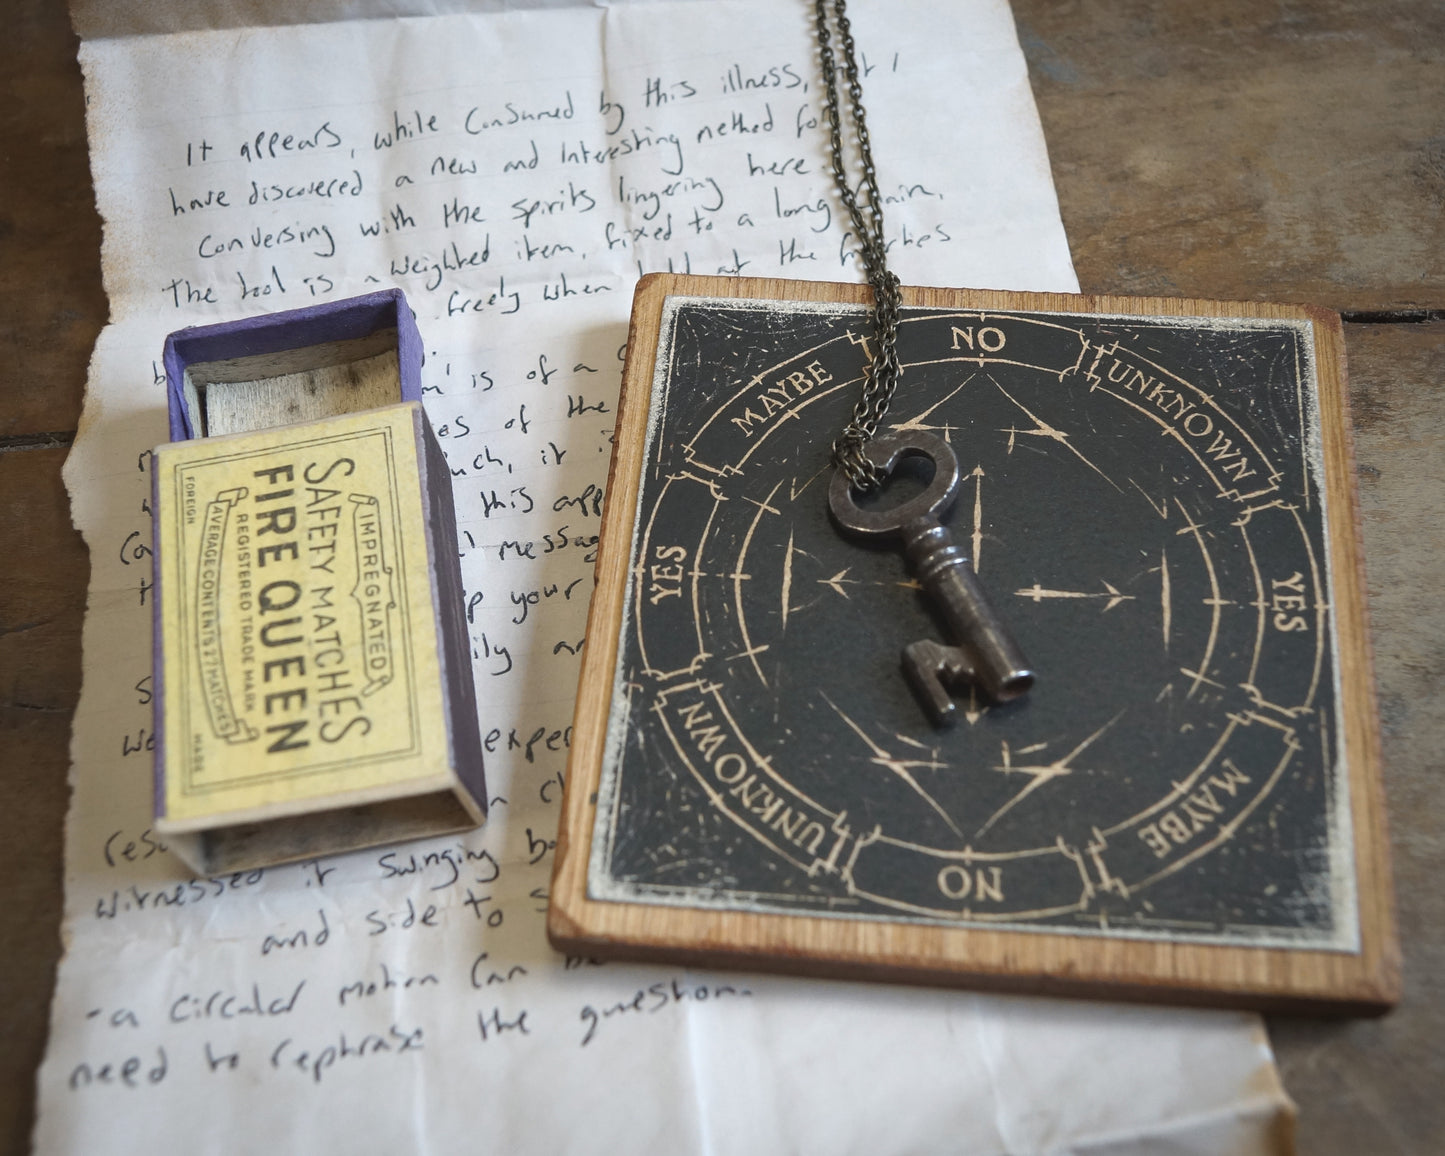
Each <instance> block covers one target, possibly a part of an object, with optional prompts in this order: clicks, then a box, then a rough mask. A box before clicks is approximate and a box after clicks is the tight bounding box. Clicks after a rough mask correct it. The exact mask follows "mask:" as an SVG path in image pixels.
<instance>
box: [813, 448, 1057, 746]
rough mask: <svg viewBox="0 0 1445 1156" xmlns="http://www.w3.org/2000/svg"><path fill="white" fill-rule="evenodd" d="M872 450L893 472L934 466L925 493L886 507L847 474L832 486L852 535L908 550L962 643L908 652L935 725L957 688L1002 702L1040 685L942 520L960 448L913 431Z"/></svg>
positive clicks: (957, 475)
mask: <svg viewBox="0 0 1445 1156" xmlns="http://www.w3.org/2000/svg"><path fill="white" fill-rule="evenodd" d="M866 452H867V455H868V458H869V460H870V461H872V463H873V465H874V466H875V467H876V468H877V469H878V470H879V472H880V473H882V474H884V475H885V476H887V475H891V474H892V472H893V470H894V469H895V468H896V467H897V465H898V463H899V462H900V461H902V460H903V459H904V458H906V457H924V458H927V459H929V461H931V462H932V463H933V479H932V480H931V481H930V482H929V484H928V485H927V487H925V489H924V491H923V492H922V493H921V494H918V495H916V496H915V497H913V498H910V499H909V500H908V501H906V502H902V503H900V504H899V505H897V506H893V507H891V508H889V509H882V510H871V509H870V510H864V509H860V508H859V506H858V505H857V503H856V502H855V501H854V499H853V491H852V487H851V486H850V485H849V482H848V478H847V476H846V475H845V474H844V473H843V472H842V471H837V472H835V473H834V475H833V481H832V483H831V485H830V486H829V488H828V508H829V510H830V511H831V513H832V515H833V520H834V521H835V522H836V523H837V525H838V526H839V528H840V529H842V530H843V531H844V532H845V533H847V534H851V535H854V536H855V537H859V538H864V539H871V540H874V541H879V542H887V543H890V544H892V545H894V546H899V547H902V549H903V552H904V554H905V556H906V557H907V558H908V561H909V563H910V564H911V566H912V568H913V572H914V573H915V574H916V575H917V577H918V581H919V584H920V585H921V586H922V587H923V590H924V593H925V594H926V595H927V596H928V597H929V598H930V599H931V600H932V602H933V604H934V606H935V608H936V609H937V610H938V611H939V613H940V615H941V616H942V618H943V620H944V622H945V623H946V624H947V626H948V629H949V633H950V634H952V636H953V641H954V642H955V643H956V644H957V645H955V646H942V645H939V644H938V643H935V642H928V641H924V642H915V643H913V644H912V645H910V646H908V647H906V648H905V649H904V651H903V670H904V674H905V675H906V676H907V678H908V681H909V683H910V685H912V687H913V690H914V693H915V695H917V697H918V699H919V701H920V702H921V703H922V704H923V706H924V708H925V709H926V710H927V711H928V713H929V716H930V717H931V718H932V719H933V722H934V725H936V726H945V725H948V724H949V723H951V722H952V721H953V719H954V717H955V715H956V709H955V707H954V703H953V699H952V697H951V695H950V694H949V693H948V692H949V691H950V690H955V691H956V690H959V689H962V688H963V687H967V686H975V687H977V688H978V689H979V690H981V691H982V692H983V693H984V694H985V695H986V696H987V697H988V698H990V699H992V700H993V701H994V702H1007V701H1009V700H1010V699H1013V698H1017V697H1019V696H1020V695H1022V694H1024V693H1025V692H1026V691H1027V690H1028V689H1029V688H1030V687H1031V686H1032V685H1033V682H1034V674H1033V671H1032V670H1030V669H1029V665H1028V660H1027V659H1026V658H1024V656H1023V652H1022V651H1021V650H1020V649H1019V645H1018V643H1017V642H1015V641H1014V639H1013V636H1012V635H1011V634H1010V633H1009V630H1008V627H1007V626H1005V625H1004V623H1003V620H1002V619H1001V618H1000V617H999V616H998V614H997V613H996V612H995V611H994V609H993V607H992V606H991V605H990V604H989V601H988V598H987V596H986V595H985V594H984V591H983V587H982V586H981V585H980V584H979V581H978V577H977V575H975V574H974V572H973V566H972V564H971V563H970V561H969V558H968V556H967V554H965V553H964V551H963V549H962V548H961V547H960V546H958V545H956V544H955V543H954V541H953V538H952V536H951V535H950V534H949V532H948V529H947V528H946V527H945V526H944V525H943V524H942V521H941V519H942V518H944V517H946V516H947V514H948V512H949V510H950V509H951V508H952V506H953V503H954V500H955V499H956V498H957V496H958V491H959V488H960V486H961V484H962V480H963V479H962V474H961V472H960V470H959V467H958V458H957V456H956V455H955V454H954V452H953V449H952V447H950V446H949V445H948V443H947V442H945V441H943V439H941V438H937V437H934V436H933V435H932V434H926V433H919V432H910V433H908V434H906V435H895V436H893V437H887V438H878V439H876V440H874V441H872V442H870V443H869V444H868V447H867V451H866Z"/></svg>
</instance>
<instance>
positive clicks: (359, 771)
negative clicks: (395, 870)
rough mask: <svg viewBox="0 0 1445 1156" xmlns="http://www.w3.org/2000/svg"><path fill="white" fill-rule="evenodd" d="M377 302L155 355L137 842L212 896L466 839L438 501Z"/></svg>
mask: <svg viewBox="0 0 1445 1156" xmlns="http://www.w3.org/2000/svg"><path fill="white" fill-rule="evenodd" d="M422 356H423V355H422V348H421V339H420V337H419V335H418V333H417V329H416V324H415V321H414V319H413V317H412V314H411V311H410V310H409V309H408V307H407V304H406V299H405V297H404V296H403V295H402V293H401V292H400V291H399V290H389V291H385V292H380V293H373V294H369V295H367V296H363V297H355V298H351V299H349V300H344V301H338V302H334V303H330V304H326V305H321V306H316V307H313V308H307V309H298V310H293V311H290V312H285V313H274V314H269V315H264V316H260V317H252V318H248V319H246V320H242V321H236V322H228V323H224V324H219V325H209V326H203V327H198V328H193V329H185V330H181V331H180V332H177V333H173V334H171V336H170V337H169V338H168V339H167V341H166V346H165V366H166V379H167V391H168V401H169V411H170V432H171V438H172V441H171V443H170V444H168V445H164V446H161V447H159V448H158V449H157V450H156V452H155V459H154V470H153V484H154V501H153V504H152V509H153V512H154V513H153V517H154V528H155V588H156V593H157V597H156V600H155V604H154V605H155V609H154V615H155V619H154V621H155V636H154V649H155V654H154V659H155V684H156V696H155V712H156V728H155V729H156V735H157V743H156V752H155V815H156V830H157V831H158V832H159V833H161V834H163V835H165V836H166V837H167V840H168V841H169V842H170V843H171V845H172V846H173V847H174V848H175V850H176V851H177V852H178V853H179V854H180V855H181V857H182V858H183V859H185V860H186V861H187V863H189V864H190V865H191V866H192V867H193V868H194V869H195V870H197V871H201V872H206V873H214V872H222V871H234V870H241V869H246V868H250V867H254V866H259V865H266V864H273V863H280V862H287V861H291V860H297V859H305V858H311V857H313V856H318V855H328V854H333V853H336V852H342V851H350V850H355V849H358V848H362V847H368V846H375V845H378V844H384V843H394V842H399V841H402V840H406V839H415V838H421V837H424V836H429V835H439V834H445V833H449V832H453V831H459V830H463V829H466V828H470V827H473V826H476V825H477V824H478V823H480V822H481V821H482V819H483V817H484V814H485V809H486V791H485V787H484V782H483V768H482V749H481V741H480V734H479V731H478V723H477V714H476V696H475V691H474V688H473V683H472V668H471V661H470V646H469V642H468V638H467V631H466V623H465V620H464V617H463V612H462V586H461V571H460V567H459V563H458V553H457V541H456V515H455V512H454V509H453V505H452V493H451V478H450V473H449V471H448V470H447V468H446V462H445V459H444V457H443V455H442V452H441V448H440V446H439V445H438V444H437V440H436V435H435V434H434V433H433V432H432V429H431V426H430V425H429V424H428V422H427V417H426V413H425V412H424V410H423V409H422V406H421V400H420V399H421V377H420V374H421V364H422Z"/></svg>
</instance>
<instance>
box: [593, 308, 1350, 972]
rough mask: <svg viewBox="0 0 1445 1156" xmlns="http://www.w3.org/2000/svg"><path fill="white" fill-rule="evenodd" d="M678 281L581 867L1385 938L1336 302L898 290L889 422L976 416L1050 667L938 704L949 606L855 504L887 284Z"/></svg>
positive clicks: (1179, 934) (720, 888)
mask: <svg viewBox="0 0 1445 1156" xmlns="http://www.w3.org/2000/svg"><path fill="white" fill-rule="evenodd" d="M659 313H660V316H659V321H658V335H657V353H656V357H655V361H654V363H653V366H652V373H651V382H650V387H651V388H650V391H649V396H647V397H645V398H643V399H638V398H635V397H632V396H629V398H628V399H627V401H628V405H636V404H645V405H646V407H647V411H648V412H647V416H646V429H645V431H644V432H642V433H641V435H640V436H641V437H642V438H643V444H642V445H641V447H640V451H641V473H640V477H639V480H638V489H637V498H636V507H635V511H634V513H633V516H632V518H631V525H630V531H631V533H630V539H631V540H630V543H629V549H628V566H627V577H626V589H625V592H624V593H623V598H622V607H621V611H622V612H621V616H620V623H619V635H618V645H617V650H616V652H615V662H614V664H613V669H612V670H611V671H610V675H611V686H610V688H608V689H609V690H610V695H608V696H606V697H607V720H606V740H605V749H604V751H603V755H602V758H601V760H600V767H599V768H598V776H597V795H596V799H597V802H596V809H595V816H594V817H593V820H592V821H593V829H592V832H591V840H590V855H589V863H588V868H587V882H586V888H587V896H588V898H589V899H590V900H592V901H600V902H602V903H624V904H639V905H656V906H661V907H676V908H690V909H698V910H712V911H725V912H746V913H752V914H781V915H789V914H794V915H805V916H811V917H821V918H824V919H829V920H844V921H847V920H851V921H859V920H862V921H884V922H887V923H890V924H898V923H913V924H918V925H920V926H945V927H962V928H980V929H981V928H989V929H1001V930H1009V931H1023V932H1033V933H1039V932H1047V933H1061V932H1062V933H1067V934H1069V935H1071V936H1075V937H1085V938H1088V937H1094V938H1103V939H1107V940H1117V939H1119V938H1127V939H1135V940H1155V941H1158V940H1165V941H1172V942H1175V943H1188V944H1212V945H1238V946H1246V947H1272V948H1289V949H1303V950H1314V951H1332V952H1357V951H1358V950H1359V949H1360V942H1361V939H1360V924H1359V920H1358V917H1357V913H1358V901H1357V895H1358V886H1359V881H1358V878H1357V870H1356V866H1357V865H1356V855H1355V851H1354V845H1353V842H1352V829H1351V810H1350V786H1349V774H1348V757H1347V744H1346V742H1345V735H1344V726H1343V724H1342V712H1341V710H1340V707H1339V697H1340V685H1341V666H1340V662H1339V655H1338V645H1337V643H1338V624H1337V619H1336V610H1335V605H1334V601H1333V597H1332V589H1331V564H1332V562H1331V556H1330V548H1329V523H1328V512H1329V510H1328V506H1329V502H1330V501H1332V500H1334V499H1333V498H1332V497H1331V496H1329V494H1328V492H1327V487H1326V485H1325V462H1324V453H1323V448H1322V439H1321V426H1320V420H1321V419H1320V412H1319V407H1318V404H1317V399H1318V387H1317V365H1318V357H1317V351H1316V346H1315V335H1314V332H1313V328H1312V324H1311V322H1310V321H1309V320H1307V319H1304V318H1299V317H1296V318H1289V317H1238V316H1131V315H1127V314H1123V313H1117V312H1115V313H1109V312H1103V313H1088V312H1069V311H1053V310H1050V311H1038V310H1034V311H1029V310H1010V309H1003V310H992V311H991V310H984V309H977V308H957V307H914V308H910V309H908V310H907V311H906V312H905V314H904V319H903V322H902V325H901V328H900V334H899V352H900V358H901V360H902V363H903V366H904V369H903V374H902V379H901V384H900V387H899V390H898V393H897V396H896V397H895V399H894V402H893V405H892V407H891V409H890V410H889V412H888V414H887V417H886V418H885V420H884V422H883V425H882V427H881V429H880V436H884V435H887V434H889V433H897V434H904V435H908V434H913V433H928V434H932V435H935V436H937V437H941V438H943V439H944V440H945V441H947V442H948V443H949V444H950V446H951V447H952V448H953V450H954V452H955V454H956V455H957V457H958V460H959V464H960V467H961V472H962V473H963V475H964V482H963V485H962V487H961V490H960V493H959V497H958V499H957V501H956V503H955V505H954V507H953V508H952V510H951V512H950V513H949V514H948V515H947V516H946V517H945V518H944V519H943V520H944V522H945V524H946V525H947V526H948V527H949V530H950V532H951V534H952V536H953V538H954V540H955V541H956V542H957V543H958V544H960V545H961V546H963V548H964V549H965V551H966V552H967V553H968V554H969V556H970V558H971V559H972V561H973V565H974V568H975V570H976V572H977V575H978V577H979V579H980V581H981V582H982V584H983V586H984V587H985V589H986V591H987V593H988V595H989V597H990V599H991V601H992V602H993V604H994V606H995V607H996V608H997V609H998V610H999V612H1000V613H1001V615H1002V616H1003V618H1004V619H1005V621H1006V622H1007V624H1008V626H1009V627H1010V629H1011V630H1012V632H1013V634H1014V635H1015V636H1016V638H1017V639H1018V641H1019V643H1020V644H1021V646H1022V649H1023V651H1024V653H1025V654H1026V655H1027V656H1028V657H1029V659H1030V660H1031V664H1032V667H1033V669H1034V670H1035V671H1036V672H1037V682H1036V685H1035V686H1034V688H1033V690H1032V691H1031V692H1030V693H1029V694H1028V695H1026V696H1025V697H1023V698H1022V699H1019V700H1017V701H1014V702H1010V703H1007V704H1005V705H989V704H988V703H987V702H984V701H981V700H980V699H978V698H977V697H972V698H971V697H969V695H968V692H967V691H965V692H963V696H962V697H961V699H960V702H959V706H960V708H961V709H960V710H959V712H958V716H959V717H958V718H957V721H956V723H955V725H953V726H952V727H949V728H944V729H940V728H938V727H935V726H934V725H933V724H932V723H931V722H930V720H929V718H928V716H927V715H926V714H925V712H924V711H923V709H922V708H921V707H920V704H919V702H918V700H917V699H916V698H915V697H914V695H913V693H912V691H911V690H910V687H909V684H908V683H907V681H905V679H904V677H903V673H902V670H901V667H900V652H901V650H902V649H903V647H904V646H906V645H907V644H909V643H911V642H915V641H919V640H924V639H935V640H937V641H940V642H943V643H951V642H953V641H954V639H952V638H950V637H948V636H947V628H946V626H945V624H944V623H943V622H942V621H941V620H940V619H939V618H938V616H937V615H936V614H935V613H934V612H933V609H932V607H931V606H930V603H929V601H928V599H927V597H926V595H925V593H924V592H923V591H922V589H921V588H920V586H919V584H918V582H917V581H916V580H915V579H914V577H913V575H912V573H911V572H910V570H909V568H908V565H907V563H906V561H905V559H904V558H903V556H902V555H901V553H899V552H896V551H894V550H890V549H888V548H886V547H884V548H871V547H869V546H866V545H861V544H859V543H858V542H857V541H856V540H852V539H847V538H844V537H842V536H840V534H839V532H838V531H837V530H836V529H835V527H834V525H833V524H832V522H831V520H830V518H829V515H828V505H827V490H828V484H829V482H830V480H831V477H832V473H833V471H832V467H831V465H830V461H829V452H830V444H831V441H832V439H833V437H834V436H836V434H837V432H838V431H839V430H840V429H841V428H842V427H843V425H844V424H845V423H846V421H847V418H848V415H849V413H850V411H851V408H852V406H853V404H854V402H855V401H856V399H857V397H858V395H859V391H860V389H861V375H862V372H863V368H864V365H865V360H866V357H867V351H868V342H869V341H870V340H871V338H870V337H869V334H870V332H871V331H870V328H869V322H868V316H867V314H866V312H865V311H864V310H863V309H862V308H861V307H860V306H858V305H856V304H849V303H836V302H808V301H776V300H774V301H759V300H747V299H730V298H715V297H707V296H689V295H681V294H674V295H671V296H668V297H667V298H666V299H665V301H664V302H663V303H662V306H661V309H660V311H659ZM630 388H635V386H630ZM640 424H641V423H640V422H639V425H640ZM924 472H926V467H925V469H924V470H922V471H913V474H912V476H906V475H907V471H899V475H898V476H895V477H894V478H893V479H892V480H891V481H890V483H889V485H888V487H887V488H886V489H885V491H884V493H883V495H882V496H881V497H880V498H878V499H876V501H877V502H878V503H879V504H880V505H882V506H887V505H890V504H892V503H894V502H897V501H900V500H903V499H904V498H906V497H907V496H908V495H909V494H910V493H912V492H916V491H917V490H918V489H919V488H921V487H922V486H923V485H924V484H926V482H927V480H928V479H927V478H926V477H923V476H919V475H920V474H921V473H924ZM614 484H616V483H615V482H614ZM613 548H618V547H617V546H616V544H615V543H614V544H613ZM579 717H580V716H579Z"/></svg>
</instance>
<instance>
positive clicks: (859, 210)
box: [815, 0, 903, 492]
mask: <svg viewBox="0 0 1445 1156" xmlns="http://www.w3.org/2000/svg"><path fill="white" fill-rule="evenodd" d="M830 7H831V16H832V22H833V23H834V24H836V25H837V29H838V42H839V45H840V46H841V49H842V65H843V73H844V75H845V76H846V78H847V81H848V102H849V113H850V115H851V116H852V120H853V129H854V133H855V135H856V143H857V147H858V155H859V159H860V161H861V165H862V169H863V179H862V182H861V183H860V189H859V191H861V192H863V193H865V194H866V198H865V201H864V203H861V204H860V202H859V199H858V193H857V192H855V191H854V189H853V187H852V185H851V184H850V183H849V181H848V173H847V168H846V167H845V165H844V163H843V131H842V125H841V120H842V109H841V107H840V106H841V101H840V100H839V97H838V68H837V64H836V62H835V61H834V49H833V38H832V33H831V30H830V29H829V16H830ZM815 13H816V17H817V27H818V47H819V50H820V53H821V56H822V63H823V83H824V85H825V86H826V88H827V94H828V103H827V110H826V111H827V114H828V133H829V137H830V138H831V144H832V151H833V179H834V181H835V182H836V183H837V185H838V195H839V196H840V197H841V198H842V199H843V204H845V205H846V206H847V207H848V213H849V215H850V216H851V217H852V219H853V229H854V231H855V232H856V233H857V236H858V244H859V250H860V251H861V253H862V255H863V269H864V272H865V273H866V275H867V278H868V284H869V285H871V286H872V288H873V334H874V344H875V346H876V348H875V349H874V350H873V356H872V358H871V359H870V360H869V362H868V368H867V369H866V370H865V372H864V378H863V394H862V396H861V397H860V398H859V399H858V402H857V404H856V405H854V407H853V418H852V420H851V421H850V422H849V423H848V425H847V426H846V427H845V428H844V430H843V432H842V433H841V434H839V435H838V438H837V440H836V441H834V442H833V464H834V465H835V466H836V467H837V468H838V469H840V470H842V471H843V473H844V474H846V475H847V477H848V481H849V483H850V484H851V485H852V487H853V488H854V489H856V490H859V491H864V492H866V491H868V490H875V489H877V488H878V487H879V486H880V485H881V484H882V482H883V476H882V475H881V474H880V473H879V471H878V470H877V469H876V468H875V467H874V465H873V463H872V462H870V461H869V460H868V458H867V457H866V456H865V454H864V447H865V446H867V444H868V442H869V441H870V440H872V438H873V435H874V434H876V433H877V432H878V424H879V423H880V422H881V421H882V420H883V415H884V414H886V413H887V412H888V406H889V405H890V404H891V403H892V401H893V394H894V391H895V390H897V388H898V376H899V374H900V373H901V372H902V371H901V369H900V367H899V364H898V314H899V310H900V309H901V308H902V305H903V300H902V295H901V293H900V292H899V288H898V278H897V277H896V276H895V275H894V274H892V273H890V272H889V271H888V250H887V245H886V243H885V242H884V239H883V198H882V197H881V196H880V195H879V193H878V172H877V170H876V169H875V168H874V167H873V148H872V145H871V144H870V143H869V140H868V122H867V120H866V118H865V117H864V113H863V86H862V85H861V84H860V83H859V80H858V60H857V54H856V52H855V50H854V46H853V30H852V28H851V27H850V26H849V24H848V12H847V0H831V5H830V2H829V0H815Z"/></svg>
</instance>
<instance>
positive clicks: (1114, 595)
mask: <svg viewBox="0 0 1445 1156" xmlns="http://www.w3.org/2000/svg"><path fill="white" fill-rule="evenodd" d="M1099 581H1100V582H1102V583H1103V586H1104V593H1102V594H1092V593H1090V592H1088V591H1086V590H1045V589H1044V588H1043V587H1042V586H1040V585H1039V584H1038V583H1037V582H1035V583H1034V584H1033V585H1032V586H1030V587H1028V588H1026V589H1024V590H1015V591H1014V593H1015V594H1017V595H1018V596H1019V597H1020V598H1032V599H1033V600H1034V601H1035V602H1042V601H1043V600H1044V599H1045V598H1107V599H1108V602H1106V603H1105V604H1104V609H1103V610H1102V611H1101V613H1108V612H1109V611H1110V610H1113V609H1114V607H1116V606H1118V605H1119V603H1121V602H1133V601H1134V595H1132V594H1120V593H1119V591H1118V590H1116V589H1115V588H1114V586H1113V585H1112V584H1111V583H1109V582H1104V580H1103V579H1102V578H1101V579H1100V580H1099Z"/></svg>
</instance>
